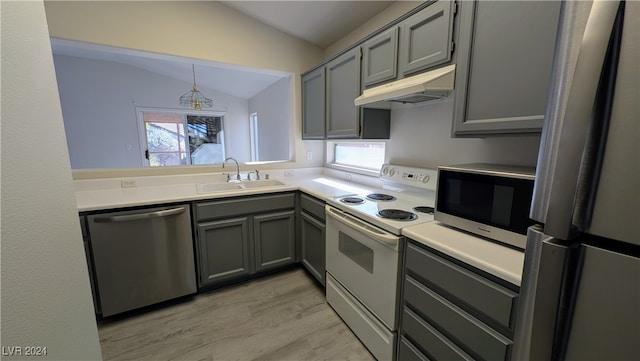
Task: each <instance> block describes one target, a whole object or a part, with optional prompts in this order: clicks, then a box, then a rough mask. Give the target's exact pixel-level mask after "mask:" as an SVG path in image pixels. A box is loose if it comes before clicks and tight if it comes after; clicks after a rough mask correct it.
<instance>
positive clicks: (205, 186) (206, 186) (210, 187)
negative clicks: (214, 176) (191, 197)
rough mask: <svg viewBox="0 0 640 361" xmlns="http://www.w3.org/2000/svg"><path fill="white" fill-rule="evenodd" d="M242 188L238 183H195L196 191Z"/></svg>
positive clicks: (220, 190)
mask: <svg viewBox="0 0 640 361" xmlns="http://www.w3.org/2000/svg"><path fill="white" fill-rule="evenodd" d="M238 189H243V188H242V187H241V186H240V183H205V184H196V190H197V191H198V193H215V192H224V191H231V190H238Z"/></svg>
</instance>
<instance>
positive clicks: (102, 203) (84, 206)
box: [75, 173, 370, 212]
mask: <svg viewBox="0 0 640 361" xmlns="http://www.w3.org/2000/svg"><path fill="white" fill-rule="evenodd" d="M191 179H194V180H193V181H191ZM272 179H274V178H272ZM278 180H279V181H281V182H283V183H284V185H279V186H270V187H260V188H251V189H234V190H226V191H219V192H210V193H202V194H200V193H198V192H197V189H196V184H198V183H202V179H201V178H184V177H182V178H178V182H179V183H178V184H162V183H163V182H162V181H156V182H149V181H148V180H143V181H139V182H138V183H139V184H140V183H141V184H145V183H144V182H147V183H150V184H151V185H145V186H138V187H133V188H120V187H116V186H114V184H116V185H118V186H119V182H120V181H119V180H117V181H110V182H109V183H108V186H106V187H104V186H103V185H102V184H100V185H97V186H92V185H90V184H89V185H87V184H86V182H85V184H81V185H78V186H77V187H76V189H77V190H76V192H75V195H76V204H77V207H78V211H79V212H86V211H97V210H106V209H115V208H123V207H135V206H145V205H154V204H162V203H174V202H182V201H184V202H189V201H194V200H205V199H216V198H225V197H235V196H243V195H255V194H266V193H274V192H285V191H295V190H301V191H303V192H305V193H308V194H310V195H312V196H315V197H317V198H320V199H329V198H333V197H340V196H346V195H351V194H356V193H358V192H361V191H362V190H363V189H370V187H367V186H365V185H361V184H358V183H352V182H347V181H342V180H339V179H335V178H332V177H328V176H326V175H323V174H320V173H318V174H306V175H303V176H299V177H289V178H287V177H285V178H278ZM95 183H96V184H97V182H95ZM102 183H106V182H102Z"/></svg>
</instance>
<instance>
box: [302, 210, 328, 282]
mask: <svg viewBox="0 0 640 361" xmlns="http://www.w3.org/2000/svg"><path fill="white" fill-rule="evenodd" d="M325 228H326V227H325V224H324V223H322V222H320V221H318V220H317V219H315V218H314V217H313V216H311V215H309V214H307V213H306V212H302V242H301V243H302V265H303V266H304V267H305V268H306V269H307V270H308V271H309V272H311V274H312V275H313V276H314V277H315V278H316V279H317V280H318V281H319V282H320V283H321V284H322V285H323V286H324V285H325V274H324V271H325V241H324V236H325Z"/></svg>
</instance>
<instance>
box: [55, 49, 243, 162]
mask: <svg viewBox="0 0 640 361" xmlns="http://www.w3.org/2000/svg"><path fill="white" fill-rule="evenodd" d="M54 61H55V68H56V74H57V79H58V87H59V92H60V101H61V103H62V113H63V117H64V123H65V130H66V134H67V140H68V143H69V153H70V157H71V168H73V169H86V168H126V167H142V165H143V164H142V159H143V158H142V157H143V151H144V150H141V149H140V141H139V139H140V138H139V132H138V120H137V118H136V106H137V107H151V108H168V109H172V108H173V109H180V110H184V108H181V107H180V106H179V105H178V97H180V95H182V94H184V93H186V92H187V91H188V90H190V89H191V87H192V84H191V83H190V82H188V81H185V82H182V81H179V80H175V79H172V78H169V77H165V76H162V75H159V74H156V73H153V72H149V71H146V70H143V69H140V68H136V67H133V66H129V65H124V64H120V63H116V62H110V61H101V60H92V59H84V58H77V57H73V56H64V55H55V56H54ZM200 91H201V92H202V93H203V94H205V95H206V96H207V97H209V98H212V99H213V100H214V105H213V108H211V109H209V110H211V111H216V112H224V113H225V115H224V132H225V139H226V145H225V146H226V152H227V154H228V155H230V156H233V157H236V159H238V160H241V161H248V160H250V158H251V153H250V148H249V141H248V134H249V128H248V125H249V122H248V118H249V110H248V109H249V108H248V101H247V100H246V99H242V98H238V97H234V96H231V95H228V94H224V93H220V92H217V91H213V90H210V89H205V88H200Z"/></svg>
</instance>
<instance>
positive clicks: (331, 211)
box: [326, 206, 399, 247]
mask: <svg viewBox="0 0 640 361" xmlns="http://www.w3.org/2000/svg"><path fill="white" fill-rule="evenodd" d="M326 210H327V212H326V213H327V216H329V217H330V218H332V219H335V220H336V221H338V222H340V223H342V224H344V225H345V226H348V227H351V228H355V229H357V230H358V231H360V232H362V233H364V234H366V235H368V236H369V237H371V238H373V239H375V240H376V241H378V242H381V243H383V244H387V245H390V246H394V247H395V246H397V245H398V242H399V237H398V236H396V235H392V234H389V233H387V232H384V231H382V230H378V229H376V228H373V227H372V226H370V225H368V224H366V223H364V222H362V221H361V220H359V219H357V218H355V217H353V216H351V215H349V214H347V213H344V212H342V211H340V210H338V209H335V208H332V207H329V206H327V207H326Z"/></svg>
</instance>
